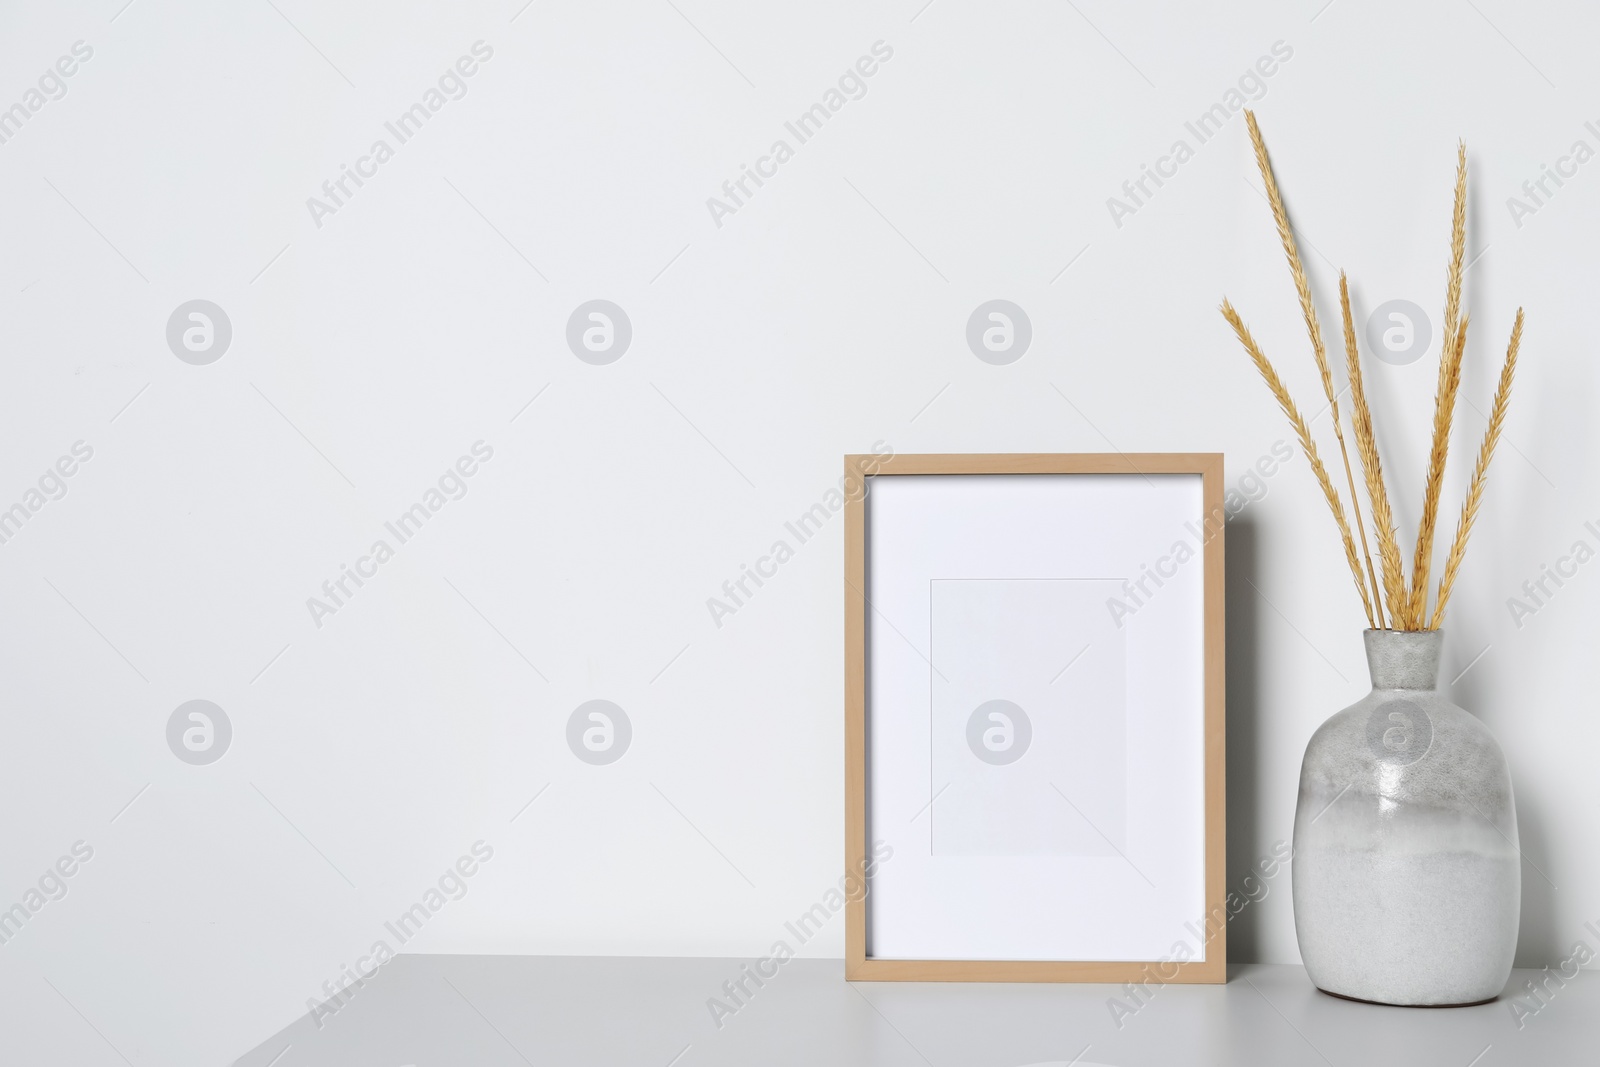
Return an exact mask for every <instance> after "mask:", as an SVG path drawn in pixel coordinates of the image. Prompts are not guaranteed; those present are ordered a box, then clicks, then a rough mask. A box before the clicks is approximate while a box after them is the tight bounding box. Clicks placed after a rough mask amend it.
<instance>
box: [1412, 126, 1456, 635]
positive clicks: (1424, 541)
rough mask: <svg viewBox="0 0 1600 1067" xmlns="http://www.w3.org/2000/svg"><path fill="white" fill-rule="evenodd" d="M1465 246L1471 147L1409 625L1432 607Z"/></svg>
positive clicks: (1416, 625)
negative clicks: (1430, 591)
mask: <svg viewBox="0 0 1600 1067" xmlns="http://www.w3.org/2000/svg"><path fill="white" fill-rule="evenodd" d="M1466 251H1467V146H1466V145H1465V144H1458V145H1457V148H1456V196H1455V208H1454V210H1453V211H1452V212H1451V216H1450V268H1449V273H1448V275H1447V279H1446V284H1445V300H1444V336H1443V339H1442V341H1441V344H1440V350H1439V384H1438V387H1437V389H1436V391H1435V393H1434V403H1433V445H1432V447H1431V448H1430V449H1429V452H1428V474H1427V479H1426V481H1425V482H1424V483H1423V492H1422V520H1421V522H1420V523H1419V524H1418V526H1417V548H1416V552H1415V553H1414V554H1413V556H1412V558H1411V593H1410V596H1409V597H1408V600H1407V605H1406V607H1407V621H1408V626H1407V628H1408V629H1421V628H1422V621H1423V619H1424V618H1426V617H1427V612H1428V577H1429V572H1430V571H1431V570H1432V567H1433V538H1434V533H1435V531H1436V529H1437V527H1438V521H1439V494H1440V492H1441V491H1442V490H1443V489H1444V466H1445V460H1446V458H1447V457H1448V455H1449V452H1450V424H1451V421H1452V419H1453V418H1454V417H1455V403H1456V391H1457V389H1459V387H1460V385H1461V357H1462V354H1463V353H1464V352H1465V351H1466V347H1467V323H1466V321H1465V320H1464V319H1463V318H1462V317H1461V278H1462V273H1463V269H1464V268H1463V265H1462V261H1463V259H1464V258H1465V256H1466Z"/></svg>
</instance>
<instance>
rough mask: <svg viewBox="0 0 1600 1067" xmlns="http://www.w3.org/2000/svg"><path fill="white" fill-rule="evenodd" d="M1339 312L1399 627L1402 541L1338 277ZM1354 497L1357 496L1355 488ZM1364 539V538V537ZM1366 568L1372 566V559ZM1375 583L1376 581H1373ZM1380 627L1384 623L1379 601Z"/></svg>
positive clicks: (1392, 615)
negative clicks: (1385, 478)
mask: <svg viewBox="0 0 1600 1067" xmlns="http://www.w3.org/2000/svg"><path fill="white" fill-rule="evenodd" d="M1339 310H1340V311H1341V312H1342V314H1343V318H1344V355H1345V372H1346V373H1347V374H1348V375H1349V377H1350V407H1351V415H1350V422H1351V424H1352V426H1353V428H1354V429H1355V432H1356V454H1357V455H1358V456H1360V457H1361V473H1362V475H1363V476H1364V477H1365V479H1366V483H1367V499H1369V500H1371V501H1372V526H1373V529H1374V531H1376V533H1377V535H1378V558H1379V559H1381V560H1382V561H1383V588H1384V594H1385V596H1387V597H1388V599H1389V619H1388V625H1390V626H1392V627H1395V628H1399V626H1400V619H1399V617H1398V616H1397V615H1396V612H1398V611H1400V610H1401V606H1402V602H1403V601H1404V600H1405V595H1406V594H1405V589H1406V579H1405V573H1404V568H1403V566H1402V564H1401V562H1400V540H1399V538H1398V537H1397V536H1396V535H1395V529H1394V512H1393V510H1391V508H1390V506H1389V490H1388V487H1387V486H1385V485H1384V482H1383V460H1382V459H1381V458H1380V457H1379V455H1378V437H1377V434H1376V433H1375V432H1374V431H1373V428H1372V409H1371V408H1369V407H1368V406H1367V389H1366V385H1365V384H1364V383H1363V381H1362V377H1361V356H1360V353H1359V351H1358V349H1357V346H1356V328H1355V323H1354V322H1353V321H1352V319H1351V315H1350V284H1349V282H1348V281H1346V280H1345V276H1344V274H1343V273H1342V272H1341V273H1340V274H1339ZM1350 492H1351V495H1352V496H1353V495H1354V494H1355V490H1354V489H1352V490H1351V491H1350ZM1363 536H1365V535H1364V534H1363ZM1367 566H1368V568H1369V569H1370V568H1371V566H1372V563H1371V560H1370V558H1369V560H1368V562H1367ZM1374 582H1376V579H1374ZM1378 616H1379V618H1378V624H1379V625H1380V626H1381V625H1383V623H1384V620H1383V617H1382V616H1383V608H1382V600H1381V598H1380V600H1379V608H1378Z"/></svg>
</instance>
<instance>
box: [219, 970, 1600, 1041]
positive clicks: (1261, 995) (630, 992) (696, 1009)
mask: <svg viewBox="0 0 1600 1067" xmlns="http://www.w3.org/2000/svg"><path fill="white" fill-rule="evenodd" d="M741 962H742V961H738V960H729V959H663V958H628V957H557V956H400V957H398V958H396V959H395V960H393V961H392V962H391V963H389V964H388V965H386V966H385V967H383V968H382V969H381V970H380V971H379V972H378V974H377V975H376V976H375V977H374V978H373V979H372V980H371V981H370V982H368V983H367V984H366V985H365V986H363V987H361V988H359V989H357V990H356V991H355V992H354V994H353V995H352V996H351V997H350V999H349V1001H348V1002H347V1003H346V1004H345V1005H344V1006H343V1007H342V1008H341V1009H340V1010H339V1011H338V1012H337V1013H336V1014H334V1015H332V1016H331V1017H325V1018H323V1019H322V1020H321V1022H322V1026H321V1027H320V1028H319V1027H318V1026H316V1025H314V1024H313V1022H312V1020H311V1019H310V1017H309V1016H306V1017H302V1018H300V1019H298V1020H296V1021H295V1022H294V1023H292V1024H291V1025H290V1026H288V1027H287V1028H285V1029H284V1030H283V1031H282V1032H280V1033H278V1034H276V1035H275V1036H273V1037H272V1038H270V1039H268V1040H267V1041H265V1042H263V1043H262V1044H261V1045H260V1046H258V1047H257V1048H255V1049H254V1050H252V1051H251V1052H250V1053H248V1054H247V1055H245V1056H243V1057H242V1058H240V1059H239V1060H238V1061H237V1064H238V1067H267V1065H269V1064H270V1065H271V1067H322V1065H327V1067H335V1065H337V1067H405V1065H408V1064H414V1065H416V1067H455V1065H460V1067H527V1065H537V1067H545V1065H547V1064H549V1065H556V1064H561V1065H567V1064H629V1065H641V1067H669V1065H671V1067H705V1065H711V1064H729V1065H733V1064H737V1065H741V1067H744V1065H752V1064H806V1065H808V1067H809V1065H826V1067H835V1065H837V1067H846V1065H854V1064H885V1065H890V1064H892V1065H907V1067H966V1065H973V1067H978V1065H982V1067H1021V1065H1030V1064H1057V1065H1065V1064H1068V1063H1073V1062H1074V1061H1076V1065H1077V1067H1089V1065H1091V1064H1108V1065H1117V1067H1155V1065H1163V1067H1165V1065H1169V1064H1197V1065H1204V1064H1218V1065H1222V1064H1226V1065H1228V1067H1235V1065H1242V1064H1272V1065H1292V1064H1315V1065H1335V1067H1344V1065H1346V1064H1348V1065H1350V1067H1383V1065H1387V1064H1397V1065H1398V1064H1404V1065H1406V1067H1432V1065H1439V1067H1469V1065H1470V1067H1500V1065H1507V1064H1581V1063H1595V1062H1600V1010H1597V1009H1600V976H1597V975H1595V974H1592V973H1585V974H1581V975H1579V976H1578V978H1577V979H1576V980H1574V981H1571V982H1569V983H1568V984H1567V985H1566V986H1565V988H1563V989H1560V990H1559V991H1557V992H1555V993H1554V994H1553V995H1551V996H1550V997H1549V1002H1548V1004H1547V1005H1546V1006H1544V1007H1543V1008H1541V1009H1540V1010H1539V1011H1538V1012H1537V1013H1536V1014H1530V1015H1527V1016H1525V1017H1524V1018H1522V1019H1521V1020H1520V1023H1521V1025H1520V1027H1519V1020H1518V1018H1517V1017H1516V1015H1515V1014H1514V1013H1513V1011H1512V1010H1511V1007H1510V1005H1511V1003H1512V1001H1511V998H1510V996H1509V995H1503V996H1502V997H1501V999H1500V1000H1498V1001H1495V1002H1493V1003H1490V1004H1484V1005H1480V1006H1477V1007H1470V1008H1436V1009H1406V1008H1386V1007H1378V1006H1375V1005H1370V1004H1358V1003H1354V1002H1351V1001H1346V1000H1340V999H1337V998H1335V997H1330V996H1327V995H1326V994H1323V993H1319V992H1318V991H1317V990H1316V989H1314V988H1313V987H1312V985H1311V984H1310V982H1308V981H1307V979H1306V975H1305V971H1304V970H1303V969H1301V968H1300V967H1293V966H1262V965H1245V966H1238V967H1233V968H1231V969H1230V972H1229V981H1228V983H1227V984H1226V985H1222V986H1166V987H1161V988H1156V989H1154V992H1153V994H1152V995H1151V996H1150V997H1149V998H1148V1002H1147V1003H1146V1004H1145V1005H1144V1006H1143V1007H1141V1008H1140V1009H1139V1010H1138V1011H1137V1012H1136V1013H1134V1014H1132V1015H1126V1014H1124V1015H1123V1017H1122V1018H1121V1019H1120V1023H1121V1025H1120V1026H1119V1025H1118V1021H1119V1020H1117V1019H1114V1018H1113V1012H1112V1010H1111V1008H1110V1007H1109V1005H1108V1001H1110V999H1111V998H1112V997H1122V998H1123V999H1124V1003H1126V1004H1128V1005H1130V1006H1131V1005H1132V1003H1133V1002H1132V1001H1131V1000H1127V999H1126V997H1125V994H1123V992H1122V990H1121V989H1120V988H1119V987H1115V986H1104V985H964V984H963V985H958V984H944V983H930V984H905V983H879V982H863V983H847V982H845V981H844V966H843V963H842V962H841V961H838V960H792V961H790V962H788V963H787V964H785V965H784V966H783V967H782V969H781V970H779V972H778V974H777V976H776V977H774V978H772V979H770V980H768V981H767V982H766V984H765V986H763V987H762V988H760V989H758V990H756V992H755V994H754V995H753V996H751V997H750V998H748V1000H747V1002H746V1004H745V1005H744V1006H743V1007H742V1008H740V1009H739V1010H738V1011H737V1012H736V1013H735V1014H734V1015H732V1016H730V1017H726V1018H724V1019H723V1020H722V1021H723V1025H722V1026H721V1027H720V1028H719V1027H718V1026H717V1025H716V1024H715V1023H714V1022H713V1020H712V1015H711V1012H710V1010H709V1009H708V1007H707V1005H706V1001H707V999H708V998H711V997H714V996H715V997H719V998H722V999H723V1000H724V1001H726V999H727V998H726V997H725V995H724V994H723V993H722V991H721V986H722V983H723V982H724V981H727V980H729V979H733V978H737V977H738V976H739V970H740V964H741ZM1537 976H1538V972H1532V971H1518V972H1515V973H1514V974H1513V976H1512V980H1511V982H1510V984H1509V985H1508V987H1507V993H1508V994H1509V993H1511V992H1520V991H1523V982H1524V981H1525V980H1527V979H1529V978H1535V977H1537ZM750 988H754V987H753V985H751V986H750ZM1551 988H1554V984H1553V983H1552V986H1551ZM1527 1003H1529V1004H1532V1003H1535V1002H1534V1001H1531V1000H1529V1001H1527Z"/></svg>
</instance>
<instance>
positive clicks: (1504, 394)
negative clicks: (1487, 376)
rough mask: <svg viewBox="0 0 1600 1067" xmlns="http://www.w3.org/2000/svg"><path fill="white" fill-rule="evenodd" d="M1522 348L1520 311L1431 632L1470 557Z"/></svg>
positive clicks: (1462, 513)
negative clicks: (1470, 543)
mask: <svg viewBox="0 0 1600 1067" xmlns="http://www.w3.org/2000/svg"><path fill="white" fill-rule="evenodd" d="M1521 347H1522V309H1521V308H1518V309H1517V321H1516V324H1515V325H1514V326H1512V327H1511V343H1510V344H1509V345H1508V346H1507V347H1506V361H1505V364H1504V365H1503V366H1502V367H1501V368H1500V384H1499V385H1498V386H1496V387H1495V391H1494V407H1493V409H1492V410H1491V411H1490V412H1489V426H1488V428H1487V429H1485V430H1484V431H1483V444H1481V445H1479V446H1478V463H1477V466H1475V467H1473V468H1472V484H1471V486H1470V487H1469V488H1468V489H1467V500H1466V503H1464V504H1462V505H1461V518H1460V519H1459V520H1458V521H1457V522H1456V536H1455V541H1454V542H1453V543H1452V544H1451V546H1450V557H1449V559H1447V560H1446V561H1445V565H1444V577H1442V578H1440V579H1439V602H1438V603H1437V604H1436V605H1435V606H1434V609H1433V618H1432V620H1430V621H1429V623H1428V629H1430V630H1437V629H1438V628H1439V623H1441V622H1443V621H1444V606H1445V604H1447V603H1449V601H1450V591H1451V590H1452V589H1454V588H1455V584H1456V572H1457V571H1459V570H1460V569H1461V559H1462V557H1463V556H1465V555H1466V554H1467V537H1468V535H1470V534H1471V533H1472V524H1473V522H1474V521H1475V520H1476V519H1477V517H1478V505H1479V504H1481V503H1482V502H1483V487H1484V483H1485V482H1486V481H1487V480H1488V473H1489V461H1490V460H1492V459H1493V458H1494V446H1495V445H1497V444H1499V442H1500V430H1501V428H1502V427H1503V426H1504V425H1505V421H1506V408H1507V407H1508V406H1509V404H1510V402H1511V379H1512V377H1513V376H1514V375H1515V374H1516V372H1517V350H1518V349H1519V348H1521Z"/></svg>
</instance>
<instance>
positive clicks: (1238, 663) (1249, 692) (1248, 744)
mask: <svg viewBox="0 0 1600 1067" xmlns="http://www.w3.org/2000/svg"><path fill="white" fill-rule="evenodd" d="M1258 532H1259V531H1258V529H1257V527H1256V524H1255V523H1254V522H1253V521H1251V519H1250V518H1248V517H1246V516H1244V515H1239V516H1237V517H1235V518H1233V519H1230V520H1229V521H1228V527H1227V534H1226V540H1225V542H1224V544H1225V545H1226V552H1227V583H1226V595H1227V613H1226V614H1227V633H1226V641H1227V672H1228V673H1227V678H1228V699H1227V714H1228V725H1227V739H1228V740H1227V744H1228V753H1227V764H1228V770H1227V775H1228V819H1227V827H1228V859H1227V870H1228V878H1227V885H1228V888H1229V889H1233V888H1234V887H1236V886H1239V885H1242V884H1243V883H1244V879H1245V878H1246V877H1247V876H1249V875H1251V874H1252V873H1253V872H1254V869H1255V866H1256V864H1257V863H1258V862H1259V861H1260V859H1261V857H1263V856H1265V855H1267V854H1268V853H1269V852H1271V850H1272V842H1271V841H1268V840H1267V839H1266V838H1265V837H1263V836H1262V834H1261V832H1260V830H1259V829H1258V825H1257V824H1258V821H1259V820H1258V819H1257V818H1256V813H1257V812H1258V811H1259V810H1260V807H1259V804H1260V793H1261V786H1260V775H1259V773H1258V769H1259V766H1260V752H1261V744H1262V742H1261V737H1260V711H1261V700H1260V693H1261V676H1260V667H1259V664H1260V660H1261V657H1260V656H1259V655H1257V649H1258V648H1259V645H1258V644H1257V640H1258V638H1259V629H1260V626H1259V623H1260V611H1261V600H1260V598H1259V597H1257V596H1256V595H1255V591H1254V590H1253V589H1251V588H1250V584H1249V583H1250V582H1256V583H1257V584H1258V585H1259V584H1260V581H1259V579H1258V577H1257V574H1256V570H1257V559H1258V555H1259V549H1258V542H1257V535H1258ZM1246 579H1248V581H1247V580H1246ZM1284 825H1285V826H1288V825H1289V822H1288V820H1285V821H1284ZM1288 891H1289V871H1288V870H1284V871H1282V872H1281V873H1280V874H1279V876H1278V877H1277V878H1275V879H1274V880H1273V885H1272V888H1271V890H1269V892H1273V893H1277V892H1282V893H1287V892H1288ZM1260 930H1261V910H1260V909H1259V908H1257V907H1247V908H1244V909H1243V910H1241V911H1240V912H1239V914H1238V915H1237V916H1235V917H1234V918H1233V919H1232V920H1231V921H1230V922H1229V923H1228V960H1229V962H1230V963H1243V962H1252V963H1253V962H1256V961H1257V960H1258V959H1259V958H1260V948H1261V934H1260Z"/></svg>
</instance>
